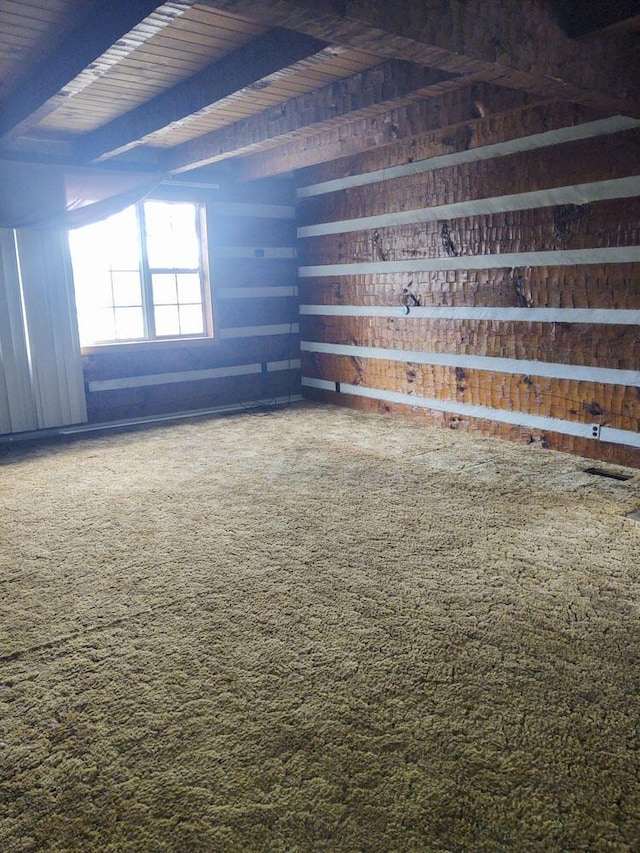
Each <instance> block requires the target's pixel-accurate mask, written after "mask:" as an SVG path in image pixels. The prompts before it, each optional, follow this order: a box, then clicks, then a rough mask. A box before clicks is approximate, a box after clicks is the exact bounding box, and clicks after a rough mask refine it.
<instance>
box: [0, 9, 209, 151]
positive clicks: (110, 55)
mask: <svg viewBox="0 0 640 853" xmlns="http://www.w3.org/2000/svg"><path fill="white" fill-rule="evenodd" d="M194 2H195V0H168V2H165V3H160V2H159V0H92V2H90V3H87V4H86V6H85V7H84V9H85V11H84V13H83V15H82V18H81V19H80V21H79V23H78V26H77V27H76V28H75V29H74V30H73V31H72V32H71V34H70V35H69V36H68V37H67V38H66V39H65V41H64V43H63V44H62V45H61V46H60V47H59V48H58V49H57V50H56V51H55V53H53V55H51V56H49V57H47V58H45V59H43V61H42V62H41V63H40V64H39V65H37V66H36V68H35V69H34V71H33V73H32V74H31V76H30V77H29V78H28V79H27V80H26V81H25V82H24V84H23V85H21V86H20V87H19V88H18V89H17V90H15V91H14V92H12V93H11V94H10V95H9V97H8V98H7V99H6V100H5V102H4V103H3V104H2V109H1V113H0V139H1V138H4V137H6V136H8V135H11V136H15V135H17V134H19V133H21V132H22V131H23V130H24V129H25V128H26V127H29V126H31V125H33V124H35V123H36V122H37V121H39V120H40V119H42V118H43V117H44V116H45V115H48V114H49V113H51V112H53V111H54V110H55V109H56V108H57V107H59V106H60V105H61V104H62V103H64V101H65V100H66V99H67V98H69V97H71V96H72V95H76V94H78V92H81V91H82V90H83V89H84V88H86V87H87V86H88V85H90V84H91V83H93V82H94V81H95V80H97V79H98V78H99V77H101V76H102V75H103V74H105V73H106V72H107V71H108V70H109V69H110V68H112V67H113V66H114V65H116V63H118V62H120V61H122V59H124V57H125V56H128V54H130V53H131V52H132V51H133V50H135V49H136V48H138V47H140V46H141V45H142V44H144V43H145V42H146V41H148V39H150V38H151V37H152V36H154V35H156V34H157V33H159V32H160V31H161V30H163V29H164V28H165V27H167V26H168V25H169V24H171V23H172V21H175V19H176V18H178V17H180V16H181V15H182V14H184V12H186V11H187V9H189V8H190V7H191V6H192V5H193V3H194Z"/></svg>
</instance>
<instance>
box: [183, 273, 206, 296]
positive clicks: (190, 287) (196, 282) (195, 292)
mask: <svg viewBox="0 0 640 853" xmlns="http://www.w3.org/2000/svg"><path fill="white" fill-rule="evenodd" d="M201 300H202V294H201V291H200V276H199V275H198V273H180V274H179V275H178V302H198V303H199V302H201Z"/></svg>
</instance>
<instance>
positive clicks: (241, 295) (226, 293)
mask: <svg viewBox="0 0 640 853" xmlns="http://www.w3.org/2000/svg"><path fill="white" fill-rule="evenodd" d="M216 295H217V296H218V298H219V299H262V298H263V297H270V298H271V297H273V298H278V297H285V296H297V295H298V288H297V287H221V288H220V290H217V291H216Z"/></svg>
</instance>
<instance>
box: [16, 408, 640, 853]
mask: <svg viewBox="0 0 640 853" xmlns="http://www.w3.org/2000/svg"><path fill="white" fill-rule="evenodd" d="M590 464H593V463H588V462H585V461H584V460H580V459H578V458H575V457H570V456H565V455H562V454H558V453H552V452H549V451H542V450H539V449H537V448H526V447H521V446H518V445H513V444H508V443H502V442H499V441H497V440H493V439H488V438H475V437H472V436H469V435H464V434H455V433H449V432H446V431H441V430H435V429H432V428H429V427H426V426H422V425H419V424H414V423H407V422H397V421H391V420H389V419H386V418H381V417H376V416H370V415H364V414H361V413H356V412H350V411H345V410H339V409H336V408H330V407H325V406H314V405H311V404H309V405H302V406H300V407H294V408H292V409H289V410H285V411H282V412H276V413H274V414H272V415H269V416H255V415H242V416H236V417H229V418H223V419H217V420H206V421H205V420H201V421H192V422H184V423H182V424H180V425H174V426H170V427H163V428H157V429H153V430H147V431H144V432H136V433H128V434H119V435H108V436H102V437H94V438H85V439H82V440H79V441H75V442H73V443H64V444H58V445H55V446H38V447H33V446H31V447H22V448H21V447H13V448H11V449H9V450H7V449H5V450H2V451H0V567H1V574H0V583H1V588H0V592H1V595H0V610H1V613H0V632H1V637H0V701H1V705H0V726H1V731H0V764H1V766H0V774H1V778H0V786H1V787H0V850H2V851H3V853H13V852H14V851H40V850H43V851H54V850H55V851H141V853H142V852H143V853H153V851H176V853H189V851H213V852H214V853H217V851H221V852H224V853H226V851H230V853H234V851H291V853H294V852H295V851H300V852H301V853H302V851H305V853H306V851H339V853H342V851H350V853H351V851H353V853H355V851H367V853H378V851H439V853H443V851H598V853H603V851H637V850H638V849H640V786H639V775H638V774H639V760H638V737H639V710H640V706H639V696H640V666H639V651H640V642H639V641H640V620H639V612H638V610H639V608H638V603H639V601H640V568H639V567H640V522H638V521H634V520H632V519H630V518H628V517H627V514H628V513H630V512H632V511H633V510H635V509H636V508H637V507H638V505H640V474H639V473H638V472H632V471H630V470H629V471H627V473H629V474H632V475H633V476H632V478H631V479H630V480H628V481H626V482H620V481H615V480H606V479H603V478H599V477H595V476H592V475H589V474H587V473H585V471H584V469H585V468H586V467H589V465H590Z"/></svg>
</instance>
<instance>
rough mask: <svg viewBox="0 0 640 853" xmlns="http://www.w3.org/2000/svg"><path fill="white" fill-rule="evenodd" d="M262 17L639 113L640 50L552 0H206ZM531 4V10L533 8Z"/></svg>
mask: <svg viewBox="0 0 640 853" xmlns="http://www.w3.org/2000/svg"><path fill="white" fill-rule="evenodd" d="M202 2H204V3H206V5H209V6H213V7H215V8H217V9H220V10H224V11H227V12H233V13H235V14H238V15H242V16H244V17H247V18H251V19H252V20H254V21H256V22H257V23H262V24H264V23H267V22H268V23H269V24H270V25H271V26H282V27H287V28H288V29H293V30H297V31H299V32H304V33H307V34H308V35H312V36H315V37H316V38H320V39H325V40H326V41H328V42H332V43H335V44H343V45H348V46H350V47H354V48H360V49H362V50H368V51H371V52H373V53H376V54H378V55H379V56H381V57H388V58H391V57H397V58H402V59H407V60H410V61H412V62H419V63H422V64H424V65H427V66H430V67H432V68H440V69H441V70H443V71H452V72H457V73H464V74H472V75H474V76H475V77H476V79H484V80H486V81H491V80H493V81H495V82H499V83H500V84H501V85H504V86H509V87H510V88H513V89H520V90H522V91H527V92H531V93H533V94H535V95H538V96H542V97H546V98H555V99H557V100H563V101H571V102H576V103H582V104H584V105H586V106H591V107H593V108H595V109H602V110H606V111H607V112H621V113H623V114H628V115H635V116H637V115H640V105H639V91H640V85H638V84H639V79H638V78H639V76H640V70H639V65H640V63H638V61H637V53H636V52H634V48H633V46H632V45H631V44H626V43H625V44H618V45H615V46H614V45H613V44H612V41H611V39H610V38H609V37H607V36H605V35H603V36H599V37H594V38H591V39H589V40H588V42H583V41H576V40H573V39H571V38H569V37H568V36H567V34H566V33H565V32H564V31H563V29H562V25H561V23H560V21H559V20H558V17H557V15H555V14H554V12H553V6H552V4H551V3H549V2H548V0H527V3H526V10H524V9H523V4H522V0H447V2H441V0H403V2H402V3H390V2H388V0H340V2H335V0H202ZM525 12H526V13H525Z"/></svg>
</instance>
